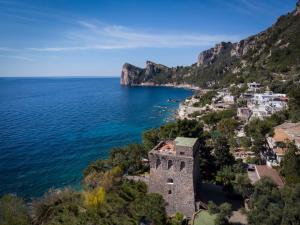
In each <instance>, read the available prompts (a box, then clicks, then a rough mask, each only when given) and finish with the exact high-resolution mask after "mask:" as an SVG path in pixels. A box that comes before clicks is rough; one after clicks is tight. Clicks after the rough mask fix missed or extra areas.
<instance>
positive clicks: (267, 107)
mask: <svg viewBox="0 0 300 225" xmlns="http://www.w3.org/2000/svg"><path fill="white" fill-rule="evenodd" d="M287 102H288V98H287V97H286V95H285V94H280V93H273V92H270V91H268V92H265V93H260V94H253V95H252V97H250V98H249V99H248V100H247V108H248V109H250V110H251V112H252V113H251V117H250V119H249V120H252V119H256V118H258V119H263V118H265V117H268V116H271V115H272V114H274V113H276V112H280V111H282V110H284V109H286V108H287V106H288V105H287Z"/></svg>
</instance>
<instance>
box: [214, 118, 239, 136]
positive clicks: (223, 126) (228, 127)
mask: <svg viewBox="0 0 300 225" xmlns="http://www.w3.org/2000/svg"><path fill="white" fill-rule="evenodd" d="M238 125H239V123H238V122H237V121H236V120H234V119H232V118H225V119H222V120H221V121H220V122H219V123H218V126H217V129H218V130H219V131H221V133H222V134H223V135H225V136H226V137H229V136H231V135H233V134H234V131H235V129H236V128H237V126H238Z"/></svg>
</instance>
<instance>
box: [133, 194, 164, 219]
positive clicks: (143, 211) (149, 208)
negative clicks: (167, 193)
mask: <svg viewBox="0 0 300 225" xmlns="http://www.w3.org/2000/svg"><path fill="white" fill-rule="evenodd" d="M129 211H130V213H131V214H132V216H133V218H134V219H135V221H140V220H141V219H142V218H147V219H148V220H149V221H153V223H154V224H156V225H164V224H166V210H165V202H164V200H163V198H162V196H160V195H159V194H156V193H151V194H147V195H145V196H142V197H138V198H137V199H136V200H135V201H134V202H133V203H132V205H131V206H130V208H129Z"/></svg>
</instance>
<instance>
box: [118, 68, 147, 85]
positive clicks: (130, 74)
mask: <svg viewBox="0 0 300 225" xmlns="http://www.w3.org/2000/svg"><path fill="white" fill-rule="evenodd" d="M142 72H143V69H141V68H138V67H136V66H134V65H131V64H129V63H125V64H124V65H123V67H122V72H121V81H120V83H121V85H129V86H130V85H132V84H135V83H139V82H140V81H139V80H140V76H141V74H142Z"/></svg>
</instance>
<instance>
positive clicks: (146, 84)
mask: <svg viewBox="0 0 300 225" xmlns="http://www.w3.org/2000/svg"><path fill="white" fill-rule="evenodd" d="M125 86H131V87H170V88H183V89H189V90H193V91H200V90H202V88H200V87H198V86H194V85H190V84H173V83H167V84H155V83H152V82H144V83H140V84H130V85H125Z"/></svg>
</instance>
